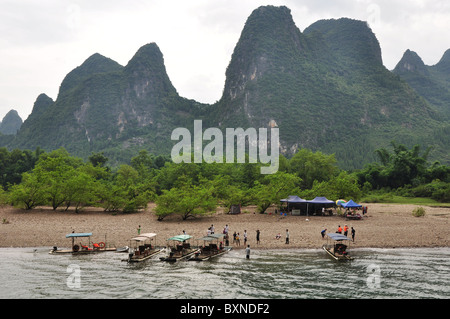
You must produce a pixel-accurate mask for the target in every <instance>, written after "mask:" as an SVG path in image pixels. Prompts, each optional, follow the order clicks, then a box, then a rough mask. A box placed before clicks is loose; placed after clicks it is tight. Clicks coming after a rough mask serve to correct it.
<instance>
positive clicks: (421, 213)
mask: <svg viewBox="0 0 450 319" xmlns="http://www.w3.org/2000/svg"><path fill="white" fill-rule="evenodd" d="M412 214H413V216H414V217H423V216H425V208H423V207H417V208H415V209H414V210H413V212H412Z"/></svg>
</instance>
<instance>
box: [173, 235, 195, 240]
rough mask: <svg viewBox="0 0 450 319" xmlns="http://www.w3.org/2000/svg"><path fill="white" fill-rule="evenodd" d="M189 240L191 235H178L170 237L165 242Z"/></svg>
mask: <svg viewBox="0 0 450 319" xmlns="http://www.w3.org/2000/svg"><path fill="white" fill-rule="evenodd" d="M191 238H192V236H191V235H178V236H174V237H171V238H169V239H167V240H176V241H185V240H188V239H191Z"/></svg>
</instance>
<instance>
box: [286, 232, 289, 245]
mask: <svg viewBox="0 0 450 319" xmlns="http://www.w3.org/2000/svg"><path fill="white" fill-rule="evenodd" d="M286 244H289V230H288V229H286Z"/></svg>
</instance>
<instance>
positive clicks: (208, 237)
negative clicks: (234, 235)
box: [197, 234, 225, 241]
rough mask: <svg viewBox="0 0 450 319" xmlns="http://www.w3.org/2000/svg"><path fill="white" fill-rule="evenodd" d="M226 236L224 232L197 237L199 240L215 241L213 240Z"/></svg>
mask: <svg viewBox="0 0 450 319" xmlns="http://www.w3.org/2000/svg"><path fill="white" fill-rule="evenodd" d="M224 236H225V235H224V234H210V235H208V236H205V237H202V238H199V239H197V240H204V241H213V240H217V239H220V238H222V237H224Z"/></svg>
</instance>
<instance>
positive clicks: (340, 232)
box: [336, 225, 342, 234]
mask: <svg viewBox="0 0 450 319" xmlns="http://www.w3.org/2000/svg"><path fill="white" fill-rule="evenodd" d="M336 233H338V234H342V227H341V225H339V226H338V230H337V232H336Z"/></svg>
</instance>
